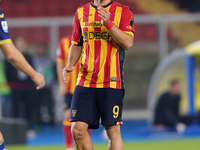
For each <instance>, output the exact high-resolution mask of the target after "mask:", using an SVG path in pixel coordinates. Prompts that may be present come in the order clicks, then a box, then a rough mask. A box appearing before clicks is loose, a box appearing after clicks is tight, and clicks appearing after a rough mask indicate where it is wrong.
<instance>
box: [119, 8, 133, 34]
mask: <svg viewBox="0 0 200 150" xmlns="http://www.w3.org/2000/svg"><path fill="white" fill-rule="evenodd" d="M119 28H120V29H121V30H122V31H124V32H126V33H128V34H130V35H132V36H134V33H135V23H134V17H133V13H132V11H131V9H130V8H129V7H127V6H124V7H123V10H122V18H121V21H120V25H119Z"/></svg>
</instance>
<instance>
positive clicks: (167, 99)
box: [154, 80, 192, 132]
mask: <svg viewBox="0 0 200 150" xmlns="http://www.w3.org/2000/svg"><path fill="white" fill-rule="evenodd" d="M180 92H181V84H180V82H179V81H178V80H173V81H172V82H171V85H170V89H169V91H167V92H165V93H164V94H162V95H161V96H160V98H159V100H158V102H157V105H156V108H155V116H154V125H155V126H156V127H157V129H159V130H163V129H165V128H176V130H177V131H178V132H184V130H185V125H190V124H191V123H192V117H190V116H180V115H179V104H180V99H181V96H180Z"/></svg>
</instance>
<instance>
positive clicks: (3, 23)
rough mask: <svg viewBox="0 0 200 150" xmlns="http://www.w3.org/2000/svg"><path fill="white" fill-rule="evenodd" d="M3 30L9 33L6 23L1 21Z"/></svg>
mask: <svg viewBox="0 0 200 150" xmlns="http://www.w3.org/2000/svg"><path fill="white" fill-rule="evenodd" d="M1 26H2V29H3V31H4V32H5V33H8V25H7V22H6V21H1Z"/></svg>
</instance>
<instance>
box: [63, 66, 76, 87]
mask: <svg viewBox="0 0 200 150" xmlns="http://www.w3.org/2000/svg"><path fill="white" fill-rule="evenodd" d="M73 70H74V66H67V67H65V68H64V69H63V79H64V82H65V83H67V79H66V78H67V76H68V75H69V74H70V73H71V72H72V71H73Z"/></svg>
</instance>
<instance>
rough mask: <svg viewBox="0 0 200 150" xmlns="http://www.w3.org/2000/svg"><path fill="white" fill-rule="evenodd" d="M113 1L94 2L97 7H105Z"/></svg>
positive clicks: (98, 0) (99, 0)
mask: <svg viewBox="0 0 200 150" xmlns="http://www.w3.org/2000/svg"><path fill="white" fill-rule="evenodd" d="M110 1H111V0H94V4H95V5H97V6H103V5H106V4H108V3H109V2H110Z"/></svg>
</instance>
